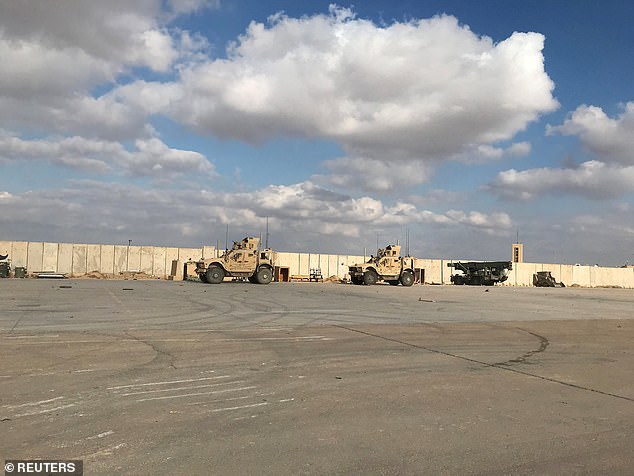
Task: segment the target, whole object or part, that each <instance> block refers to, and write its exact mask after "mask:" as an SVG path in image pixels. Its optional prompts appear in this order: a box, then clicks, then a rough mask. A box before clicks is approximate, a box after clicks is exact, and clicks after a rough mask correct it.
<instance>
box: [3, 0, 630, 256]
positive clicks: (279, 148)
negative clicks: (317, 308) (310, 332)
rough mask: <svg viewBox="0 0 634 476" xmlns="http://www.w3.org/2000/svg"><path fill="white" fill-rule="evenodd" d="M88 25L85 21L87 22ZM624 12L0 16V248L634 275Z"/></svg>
mask: <svg viewBox="0 0 634 476" xmlns="http://www.w3.org/2000/svg"><path fill="white" fill-rule="evenodd" d="M76 18H81V19H82V21H80V22H77V21H75V19H76ZM632 20H634V5H633V4H631V3H628V2H617V1H606V2H592V1H583V0H578V1H563V0H561V1H536V0H535V1H509V0H506V1H502V0H500V1H493V0H489V1H478V2H475V1H466V0H465V1H457V0H455V1H392V2H383V1H364V2H362V3H360V4H348V3H339V4H337V5H330V4H329V3H328V2H318V1H310V2H309V1H304V2H302V1H299V2H297V1H295V2H291V1H282V0H279V1H269V2H255V1H247V0H233V1H232V0H164V1H160V0H144V1H142V2H127V1H123V0H121V1H113V2H108V3H105V2H103V3H102V2H82V1H79V0H62V1H60V2H58V3H57V8H56V9H55V10H51V9H50V7H49V5H47V4H46V2H11V1H0V59H2V63H3V64H4V65H9V66H8V67H5V68H3V70H2V71H0V240H28V241H54V242H55V241H64V242H91V243H93V242H98V243H101V242H103V243H127V242H128V240H129V239H131V240H132V241H133V243H136V244H148V245H169V246H202V245H203V244H215V243H216V242H217V241H220V242H222V241H224V235H225V230H226V226H227V225H229V229H230V235H231V238H232V239H235V240H238V239H240V238H241V237H242V236H243V235H245V234H258V233H261V232H262V231H263V230H264V226H265V223H266V220H267V217H268V220H269V225H270V229H271V243H272V245H273V246H274V247H275V248H277V249H279V250H284V251H307V252H308V251H310V252H322V253H350V254H360V253H361V252H362V251H363V248H367V249H372V248H373V247H375V246H376V242H377V239H378V241H379V243H380V244H381V245H384V244H386V243H388V242H393V241H395V240H402V241H404V239H405V235H406V233H407V230H409V231H410V236H411V240H410V242H411V251H412V252H413V254H415V255H417V256H420V257H429V258H438V257H445V258H472V259H504V258H506V257H508V256H510V245H511V243H512V242H513V241H514V240H515V237H516V235H517V233H518V232H519V235H520V240H521V241H523V242H524V243H525V247H526V252H525V254H526V259H527V260H528V261H534V262H564V263H585V264H595V263H598V264H602V265H612V266H619V265H622V264H624V263H626V262H629V263H632V262H634V255H633V253H634V246H633V244H634V152H633V150H634V91H633V89H634V86H633V85H634V61H633V59H632V46H633V45H634V32H633V30H632V28H631V24H632Z"/></svg>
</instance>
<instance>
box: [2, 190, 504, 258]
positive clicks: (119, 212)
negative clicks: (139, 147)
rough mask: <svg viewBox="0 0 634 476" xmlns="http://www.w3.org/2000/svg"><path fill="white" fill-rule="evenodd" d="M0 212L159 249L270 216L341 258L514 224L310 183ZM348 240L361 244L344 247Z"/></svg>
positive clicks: (83, 193)
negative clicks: (385, 243)
mask: <svg viewBox="0 0 634 476" xmlns="http://www.w3.org/2000/svg"><path fill="white" fill-rule="evenodd" d="M27 210H28V213H26V211H27ZM0 213H1V214H2V217H3V220H4V221H5V222H6V223H8V224H11V223H14V222H16V221H24V220H26V221H27V222H28V223H27V226H26V228H28V229H30V228H31V227H32V228H36V229H37V231H38V232H39V233H41V235H40V237H39V238H38V239H39V240H41V239H43V237H44V236H50V234H51V233H54V234H56V236H55V237H54V238H48V239H57V240H62V241H63V240H74V241H77V240H80V238H78V237H77V236H76V235H75V234H73V235H72V236H73V237H72V238H71V237H70V235H69V232H68V230H72V229H74V228H75V229H77V230H82V233H87V234H91V233H92V234H94V236H99V234H100V233H101V234H102V236H103V234H104V233H105V234H106V236H109V237H112V238H110V239H115V240H116V239H120V240H122V239H124V237H125V236H126V233H127V234H129V233H131V232H134V233H136V234H143V235H144V236H146V237H147V240H148V242H149V243H157V244H169V243H171V244H174V243H179V242H182V240H183V239H185V238H186V239H187V240H199V243H209V241H210V239H211V237H210V233H213V231H214V230H216V235H224V231H223V232H222V233H219V232H218V230H224V227H225V225H226V224H229V225H230V226H231V228H232V229H237V230H244V232H245V233H254V232H257V231H259V230H262V229H263V228H264V223H265V220H266V217H269V220H270V226H271V230H272V231H273V232H275V233H276V235H277V236H278V238H277V240H278V242H280V243H290V242H292V241H293V236H295V234H296V233H297V234H300V235H301V236H303V237H305V238H306V237H312V236H313V235H314V238H313V241H310V242H309V241H307V242H305V243H304V244H303V246H302V248H303V249H304V250H305V249H309V248H308V247H309V246H312V247H313V248H316V249H319V248H320V246H321V240H325V239H328V237H334V238H336V243H337V247H338V248H339V250H338V251H339V252H346V251H352V250H356V249H358V245H357V242H358V239H359V238H363V237H364V236H365V235H366V234H367V233H370V234H371V235H374V233H375V232H376V231H377V230H382V229H383V230H394V228H398V227H401V226H408V227H410V226H411V227H416V226H422V225H424V226H426V227H427V226H440V227H443V228H449V229H454V230H460V229H469V230H473V233H472V234H471V236H477V233H478V232H482V233H484V234H485V235H486V234H490V233H493V232H496V233H498V234H499V233H500V230H502V231H504V230H506V229H508V227H509V226H510V218H509V217H508V216H506V215H504V214H489V215H487V214H481V213H479V212H473V211H472V212H464V211H458V210H451V211H448V212H446V213H437V212H433V211H430V210H421V209H418V208H417V207H416V206H414V205H412V204H408V203H404V202H397V203H396V204H393V205H388V204H385V203H383V202H381V201H379V200H376V199H373V198H370V197H360V198H353V197H350V196H347V195H341V194H338V193H335V192H332V191H330V190H327V189H323V188H320V187H318V186H316V185H315V184H313V183H311V182H303V183H298V184H294V185H271V186H268V187H264V188H262V189H259V190H254V191H250V192H228V193H221V192H215V191H210V190H209V191H204V190H203V191H201V192H199V193H196V194H183V193H182V191H181V190H176V189H165V190H147V189H143V188H139V187H135V186H129V185H126V186H124V185H120V184H112V183H103V182H97V181H75V182H71V183H70V184H69V186H68V187H67V188H63V189H57V190H48V191H31V192H25V193H19V194H13V195H11V194H7V196H6V197H4V196H2V195H1V194H0ZM44 230H46V232H44ZM157 237H160V238H157ZM345 237H348V238H350V237H354V238H355V239H356V240H354V241H350V242H345V241H344V242H342V241H341V238H345ZM86 239H87V238H86ZM126 239H127V238H126Z"/></svg>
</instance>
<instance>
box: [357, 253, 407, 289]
mask: <svg viewBox="0 0 634 476" xmlns="http://www.w3.org/2000/svg"><path fill="white" fill-rule="evenodd" d="M348 268H349V273H350V279H351V281H352V282H353V284H367V285H370V284H376V282H377V281H379V280H383V281H386V282H388V283H390V284H391V285H393V286H396V285H398V284H399V283H400V284H402V285H403V286H411V285H412V284H414V258H412V257H411V256H404V257H401V247H400V246H399V245H388V246H386V247H385V249H383V248H380V249H379V250H378V252H377V254H376V256H372V257H371V258H370V259H369V260H368V261H367V262H365V263H361V264H355V265H353V266H349V267H348Z"/></svg>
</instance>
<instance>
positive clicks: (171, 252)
mask: <svg viewBox="0 0 634 476" xmlns="http://www.w3.org/2000/svg"><path fill="white" fill-rule="evenodd" d="M177 260H178V248H165V266H166V267H167V270H166V271H167V272H168V273H169V274H172V272H171V268H172V261H177Z"/></svg>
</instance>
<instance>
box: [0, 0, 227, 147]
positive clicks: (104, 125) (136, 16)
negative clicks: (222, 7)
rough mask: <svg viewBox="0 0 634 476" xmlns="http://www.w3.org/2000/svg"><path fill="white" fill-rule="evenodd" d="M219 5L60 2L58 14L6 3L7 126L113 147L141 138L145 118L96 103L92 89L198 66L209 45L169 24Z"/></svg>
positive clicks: (1, 17) (1, 96) (1, 87)
mask: <svg viewBox="0 0 634 476" xmlns="http://www.w3.org/2000/svg"><path fill="white" fill-rule="evenodd" d="M215 3H216V2H205V1H197V0H191V1H173V2H169V4H167V3H164V2H161V1H160V0H147V1H144V2H128V1H125V0H115V1H112V2H107V3H101V2H84V1H81V0H60V1H58V2H56V3H55V7H54V8H52V7H51V5H49V4H48V3H46V2H44V3H41V2H40V3H36V4H26V3H25V2H5V4H3V6H2V7H1V8H2V12H1V14H0V57H2V58H3V60H4V62H5V63H6V64H10V65H11V67H7V68H2V69H1V70H0V127H4V128H14V129H20V128H28V129H29V130H31V131H33V130H35V131H37V132H39V133H41V132H42V131H44V133H46V132H50V131H54V132H56V133H62V134H69V135H85V136H90V137H99V138H105V139H110V140H114V139H118V140H130V139H131V138H134V137H135V136H138V135H139V134H141V133H142V132H143V131H144V129H145V121H146V120H147V116H146V115H144V114H145V113H146V111H144V110H136V109H134V108H133V107H132V106H133V105H132V104H126V103H124V102H122V101H115V100H113V98H112V97H108V96H102V97H99V96H94V95H93V94H92V91H93V89H94V88H98V87H99V88H104V89H108V87H116V83H117V81H118V80H119V79H120V77H121V76H122V75H124V74H132V73H133V70H134V68H147V69H149V70H153V71H155V72H156V73H158V74H163V73H170V74H171V73H173V71H174V68H175V67H176V66H178V65H180V64H189V63H191V62H192V61H196V60H197V58H198V56H199V52H200V51H203V50H205V49H206V48H207V47H208V44H207V42H206V40H205V39H204V38H203V37H202V36H200V35H197V34H190V33H189V32H187V31H182V30H176V29H170V28H169V22H170V21H172V20H173V19H175V18H176V17H177V16H178V15H179V14H183V13H188V12H191V11H194V10H196V9H200V8H203V7H208V6H213V5H214V4H215ZM166 6H167V9H166ZM77 18H80V19H81V21H77ZM158 84H160V83H158Z"/></svg>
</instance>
